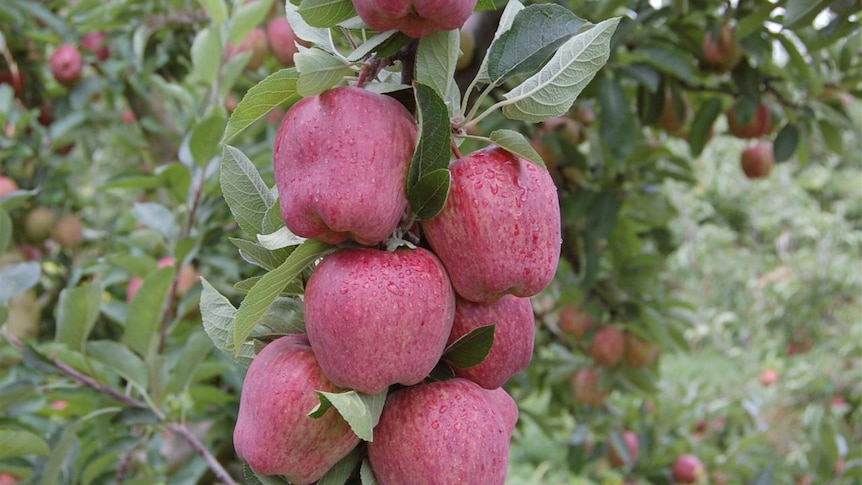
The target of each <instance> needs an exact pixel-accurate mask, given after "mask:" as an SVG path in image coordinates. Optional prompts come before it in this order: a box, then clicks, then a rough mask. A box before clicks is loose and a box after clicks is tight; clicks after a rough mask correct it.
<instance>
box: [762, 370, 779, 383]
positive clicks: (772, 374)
mask: <svg viewBox="0 0 862 485" xmlns="http://www.w3.org/2000/svg"><path fill="white" fill-rule="evenodd" d="M777 380H778V372H776V371H775V369H766V370H765V371H763V372H762V373H761V374H760V383H761V384H763V386H764V387H768V386H771V385H772V384H775V382H776V381H777Z"/></svg>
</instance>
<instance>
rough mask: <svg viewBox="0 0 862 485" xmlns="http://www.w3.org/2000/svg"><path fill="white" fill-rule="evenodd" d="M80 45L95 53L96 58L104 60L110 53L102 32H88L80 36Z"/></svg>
mask: <svg viewBox="0 0 862 485" xmlns="http://www.w3.org/2000/svg"><path fill="white" fill-rule="evenodd" d="M81 47H82V48H83V49H84V50H88V51H90V52H92V53H93V54H95V56H96V59H98V60H99V61H104V60H106V59H107V58H108V56H109V55H110V54H111V51H110V49H109V48H108V43H107V41H106V39H105V33H104V32H98V31H96V32H88V33H86V34H84V36H83V37H81Z"/></svg>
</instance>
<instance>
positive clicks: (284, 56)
mask: <svg viewBox="0 0 862 485" xmlns="http://www.w3.org/2000/svg"><path fill="white" fill-rule="evenodd" d="M266 38H267V40H268V41H269V48H270V49H271V50H272V54H273V55H274V56H275V58H276V60H278V62H279V63H281V65H283V66H287V67H290V66H292V65H293V56H294V54H296V51H297V48H296V35H294V33H293V28H291V26H290V23H289V22H288V21H287V19H286V18H284V17H277V18H274V19H272V20H270V21H269V24H267V26H266Z"/></svg>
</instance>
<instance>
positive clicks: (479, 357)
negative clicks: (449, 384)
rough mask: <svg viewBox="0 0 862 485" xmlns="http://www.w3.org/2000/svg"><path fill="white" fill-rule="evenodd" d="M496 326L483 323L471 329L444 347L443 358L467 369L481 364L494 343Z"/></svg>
mask: <svg viewBox="0 0 862 485" xmlns="http://www.w3.org/2000/svg"><path fill="white" fill-rule="evenodd" d="M496 328H497V326H496V325H485V326H482V327H478V328H475V329H473V330H471V331H470V333H468V334H467V335H463V336H462V337H461V338H459V339H458V340H456V341H454V342H452V344H451V345H449V346H448V347H446V351H445V352H443V359H444V360H446V362H449V363H450V364H452V365H454V366H455V367H458V368H460V369H469V368H470V367H473V366H476V365H479V364H481V363H482V361H483V360H485V357H488V353H489V352H491V347H492V346H493V345H494V330H495V329H496Z"/></svg>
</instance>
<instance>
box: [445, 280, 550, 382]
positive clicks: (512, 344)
mask: <svg viewBox="0 0 862 485" xmlns="http://www.w3.org/2000/svg"><path fill="white" fill-rule="evenodd" d="M491 324H496V328H495V329H494V343H493V344H492V346H491V351H490V352H488V356H487V357H485V360H484V361H482V362H481V363H480V364H478V365H475V366H473V367H470V368H467V369H460V368H458V367H455V366H453V369H454V371H455V375H457V376H460V377H465V378H467V379H470V380H471V381H473V382H475V383H476V384H479V385H480V386H482V387H484V388H485V389H496V388H498V387H500V386H502V385H503V384H504V383H505V382H506V381H507V380H509V378H510V377H512V376H513V375H515V374H517V373H518V372H521V371H522V370H524V369H526V368H527V365H528V364H529V363H530V359H531V358H532V356H533V339H534V334H535V318H534V317H533V305H532V304H531V303H530V299H529V298H518V297H516V296H512V295H505V296H504V297H503V298H500V299H499V300H497V301H496V302H494V303H490V304H487V305H483V304H480V303H473V302H471V301H467V300H465V299H463V298H457V299H456V303H455V321H454V323H453V324H452V333H451V334H450V335H449V341H448V343H447V344H446V345H450V344H452V343H453V342H455V341H456V340H458V339H459V338H461V337H463V336H464V335H467V334H468V333H470V332H471V331H472V330H474V329H476V328H478V327H482V326H485V325H491Z"/></svg>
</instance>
